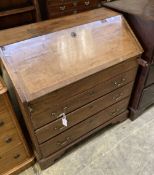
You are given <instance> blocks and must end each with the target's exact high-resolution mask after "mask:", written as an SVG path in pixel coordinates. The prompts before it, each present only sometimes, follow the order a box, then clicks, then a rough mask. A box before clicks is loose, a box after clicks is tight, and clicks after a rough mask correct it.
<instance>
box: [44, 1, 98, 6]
mask: <svg viewBox="0 0 154 175" xmlns="http://www.w3.org/2000/svg"><path fill="white" fill-rule="evenodd" d="M99 2H100V1H99V0H47V2H46V4H47V7H48V6H50V7H53V6H54V7H55V6H60V5H68V4H72V5H73V7H77V6H95V5H96V4H98V3H99Z"/></svg>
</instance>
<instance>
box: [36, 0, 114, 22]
mask: <svg viewBox="0 0 154 175" xmlns="http://www.w3.org/2000/svg"><path fill="white" fill-rule="evenodd" d="M108 1H112V0H108ZM105 2H107V0H43V1H42V0H39V3H40V5H41V6H42V10H41V11H42V14H43V16H44V18H45V19H51V18H57V17H61V16H67V15H72V14H76V13H80V12H83V11H87V10H92V9H96V8H100V7H101V6H102V4H103V3H105Z"/></svg>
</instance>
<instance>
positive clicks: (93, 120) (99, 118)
mask: <svg viewBox="0 0 154 175" xmlns="http://www.w3.org/2000/svg"><path fill="white" fill-rule="evenodd" d="M116 105H117V104H116ZM116 105H113V106H111V107H109V108H107V109H106V110H103V111H101V112H99V113H97V114H95V115H94V116H92V117H90V118H88V119H87V120H84V121H83V122H81V123H79V124H78V125H75V126H74V127H72V128H71V129H69V130H67V131H65V132H63V133H61V134H59V135H58V136H57V137H54V138H53V139H51V140H49V141H47V142H45V143H43V144H41V145H40V149H41V152H42V155H43V157H48V156H49V155H51V154H53V153H54V152H56V151H58V150H60V149H62V148H64V147H65V146H67V145H69V144H70V143H72V142H74V141H75V140H77V139H78V138H80V137H81V136H83V135H85V134H86V133H88V132H90V131H91V130H93V129H95V128H97V127H99V126H101V125H102V124H104V123H105V122H107V121H109V120H111V119H112V118H113V116H112V113H114V111H115V109H116ZM117 114H118V113H117Z"/></svg>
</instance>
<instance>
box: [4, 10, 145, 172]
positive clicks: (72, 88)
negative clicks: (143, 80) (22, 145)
mask: <svg viewBox="0 0 154 175" xmlns="http://www.w3.org/2000/svg"><path fill="white" fill-rule="evenodd" d="M103 12H107V13H108V17H107V18H106V13H104V16H103V15H101V16H99V13H100V9H99V10H98V11H97V10H95V11H94V13H95V15H96V16H97V17H96V19H95V20H94V21H88V20H87V22H86V18H85V19H84V20H85V21H84V23H83V24H81V25H75V23H74V26H71V27H68V28H67V27H66V26H67V24H66V26H65V29H63V30H59V28H60V27H58V28H57V31H55V32H52V33H49V34H46V35H42V36H39V37H36V38H31V39H27V40H24V41H20V42H17V43H14V44H10V45H6V46H4V47H3V48H2V49H1V58H2V69H3V70H2V71H3V77H4V79H5V80H6V81H7V79H10V80H11V82H12V84H13V86H14V90H15V93H16V96H17V99H18V102H19V105H20V109H21V111H22V113H23V116H24V119H25V122H26V125H27V128H28V130H29V133H30V136H31V139H32V142H33V147H34V151H35V155H36V157H37V160H38V162H39V164H40V166H41V168H42V169H44V168H46V167H48V166H49V165H51V164H52V163H53V162H54V161H55V160H56V159H57V158H58V157H60V156H61V155H62V154H63V153H64V152H65V151H66V150H67V149H69V148H70V147H71V146H73V145H74V144H75V143H77V142H79V141H81V140H83V139H84V138H86V137H88V136H90V135H91V134H92V133H94V132H96V131H98V130H100V129H101V128H103V127H105V126H107V125H109V124H114V123H117V122H120V121H123V120H125V119H126V118H127V115H128V112H129V111H128V103H129V99H130V96H131V92H132V88H133V85H134V80H135V77H136V72H137V68H138V62H137V60H138V59H139V58H140V55H141V54H142V48H141V46H140V44H139V43H138V41H137V39H136V38H135V36H134V34H133V33H132V31H131V29H130V27H129V26H128V24H127V22H126V21H125V19H124V18H123V16H122V15H120V14H119V13H113V12H112V11H110V10H109V11H108V10H106V9H102V13H103ZM87 13H89V12H87ZM85 14H86V12H85V13H83V14H80V15H74V19H77V17H80V18H78V20H79V19H81V20H82V19H83V16H84V17H85ZM100 17H101V20H100ZM68 18H69V17H66V18H64V21H65V19H68ZM70 18H71V19H72V17H70ZM43 24H44V23H40V24H39V25H40V27H41V25H43ZM69 25H70V24H68V26H69ZM59 26H60V24H59Z"/></svg>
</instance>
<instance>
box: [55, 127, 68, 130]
mask: <svg viewBox="0 0 154 175" xmlns="http://www.w3.org/2000/svg"><path fill="white" fill-rule="evenodd" d="M65 127H66V126H62V127H54V130H63V129H64V128H65Z"/></svg>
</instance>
